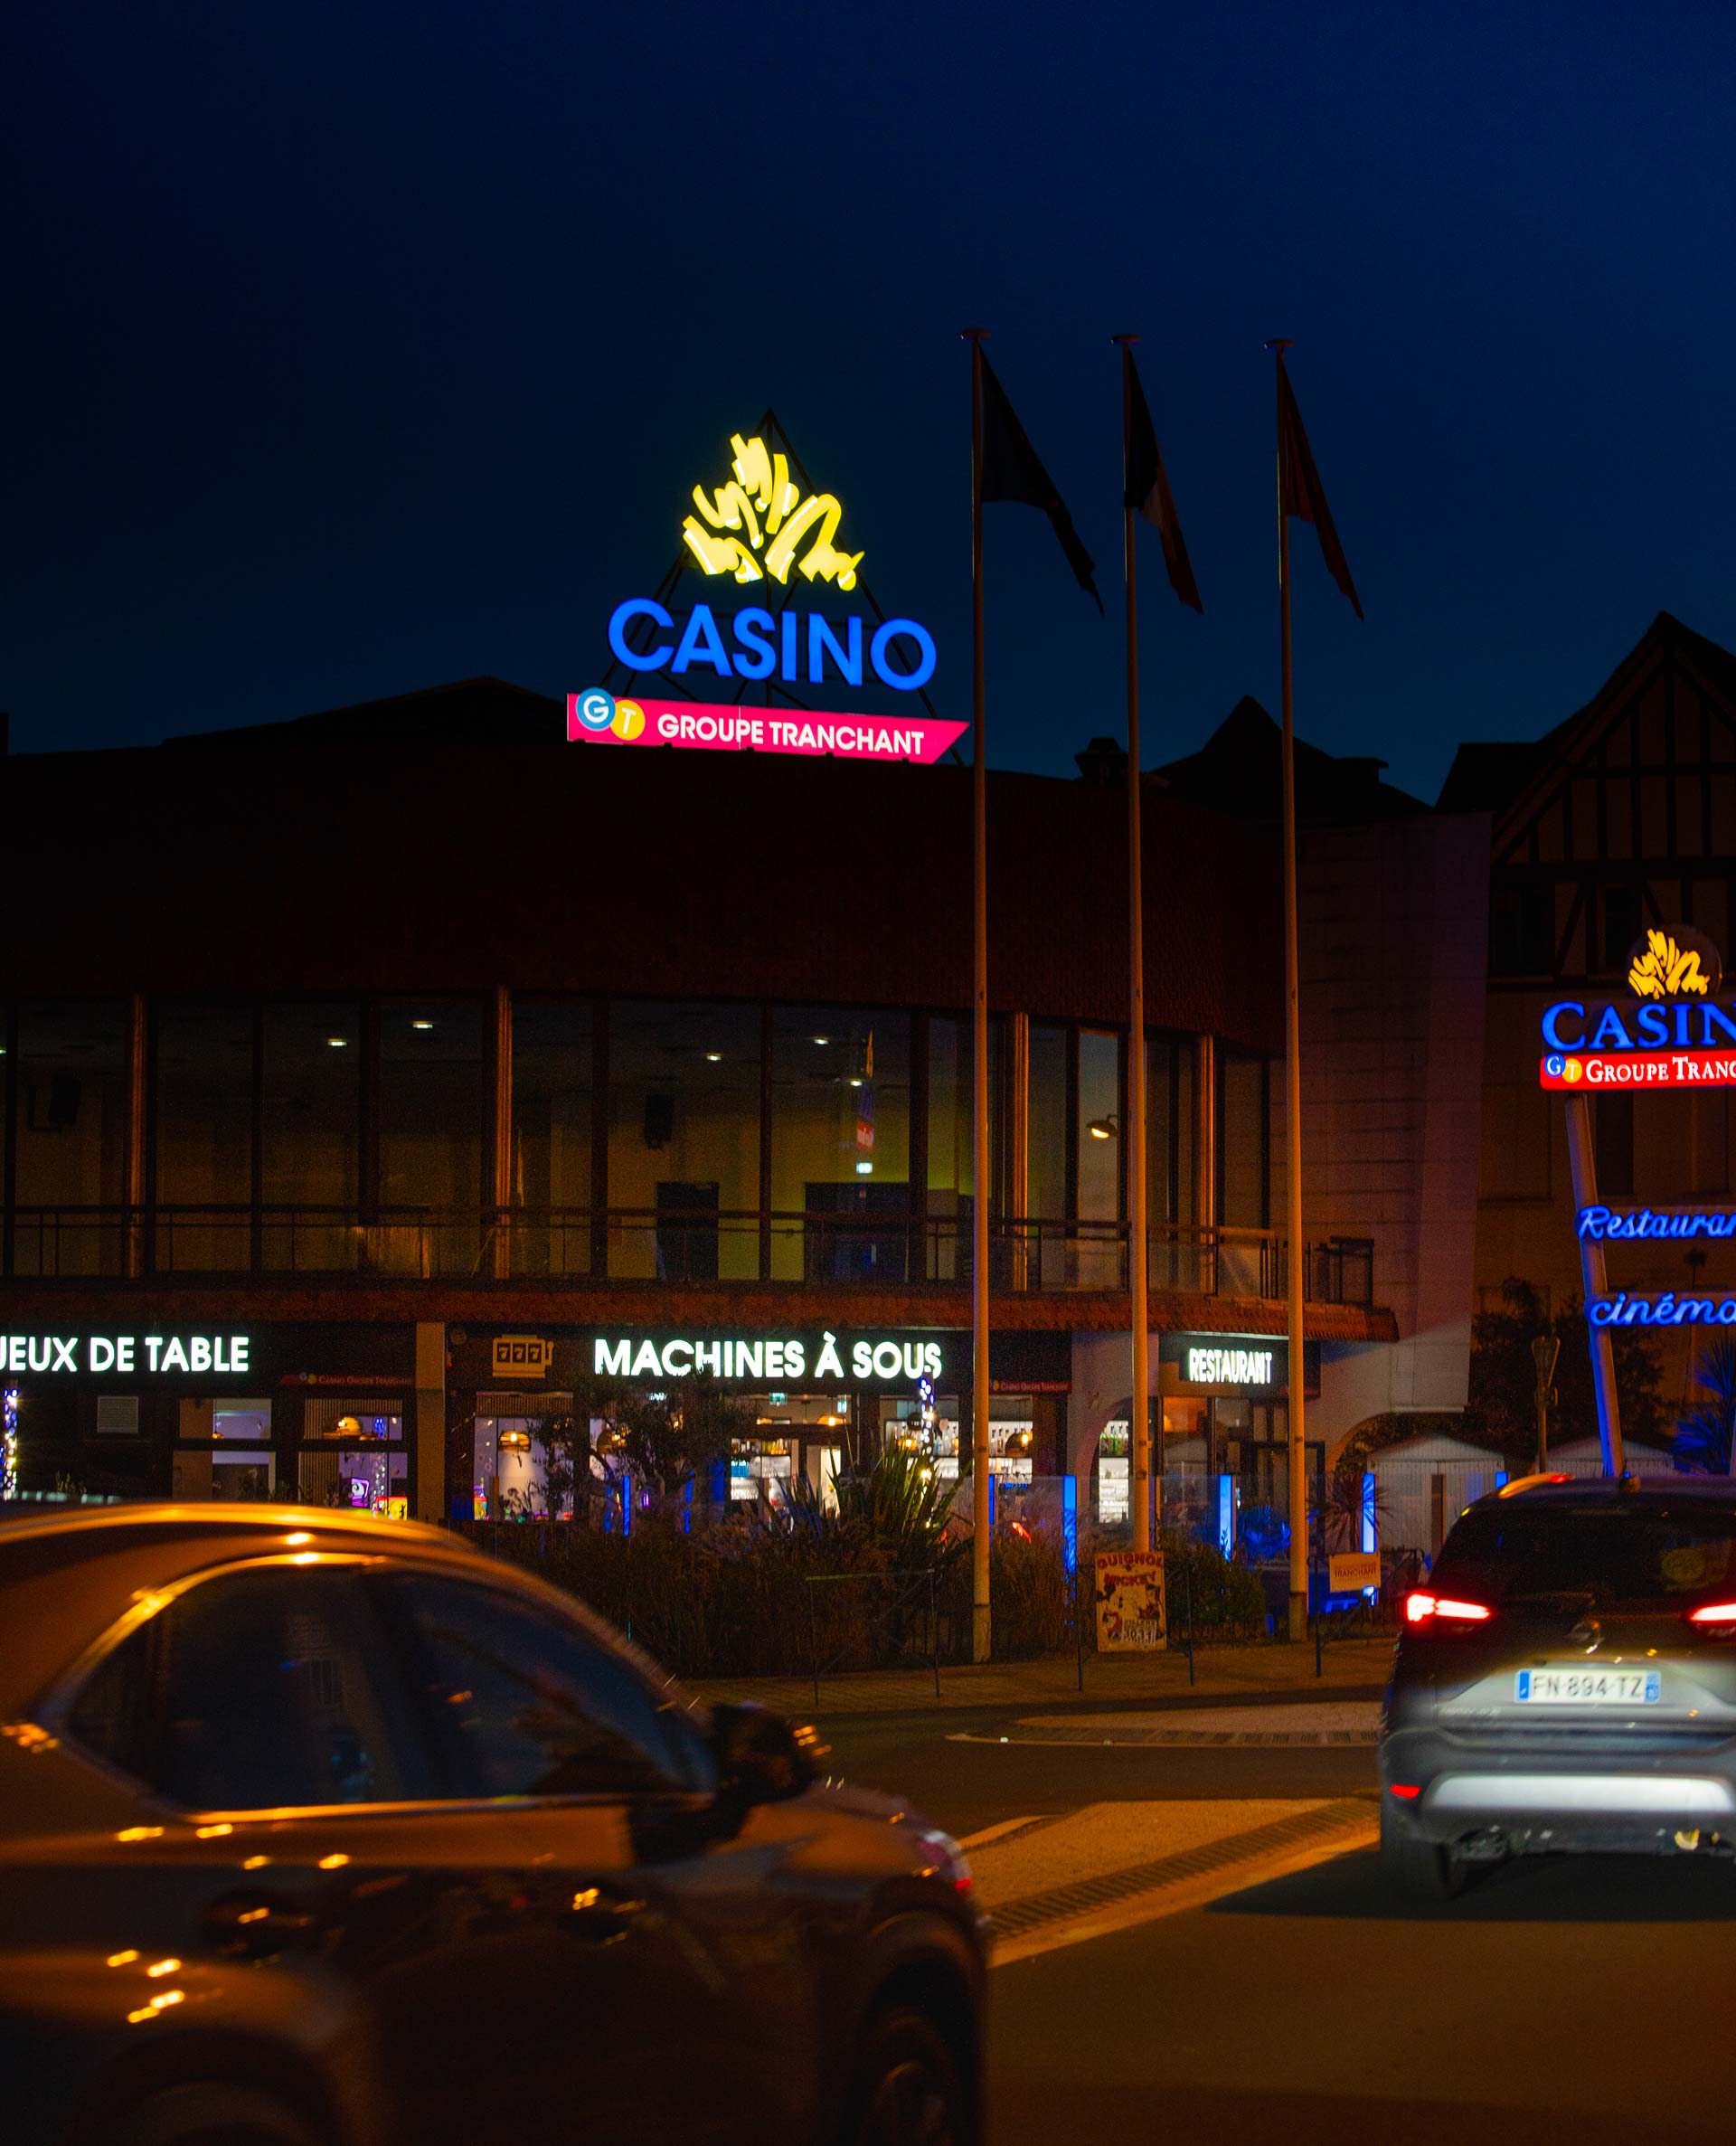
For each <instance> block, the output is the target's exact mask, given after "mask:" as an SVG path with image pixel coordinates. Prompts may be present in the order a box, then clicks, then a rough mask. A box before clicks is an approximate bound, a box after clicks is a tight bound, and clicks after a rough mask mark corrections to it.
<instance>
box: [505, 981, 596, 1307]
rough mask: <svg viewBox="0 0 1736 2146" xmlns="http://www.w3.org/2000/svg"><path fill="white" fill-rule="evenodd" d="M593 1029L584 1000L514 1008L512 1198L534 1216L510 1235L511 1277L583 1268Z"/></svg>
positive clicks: (587, 1240) (587, 1241) (534, 1001)
mask: <svg viewBox="0 0 1736 2146" xmlns="http://www.w3.org/2000/svg"><path fill="white" fill-rule="evenodd" d="M592 1028H593V1016H592V1012H591V1007H590V1001H589V1000H588V999H582V998H578V999H571V998H569V999H557V998H543V999H528V1000H524V1001H521V1002H518V1003H516V1004H514V1007H513V1159H512V1196H513V1202H514V1205H515V1206H521V1207H524V1208H527V1209H529V1210H531V1213H532V1216H533V1217H535V1218H536V1219H530V1218H527V1219H526V1220H525V1221H524V1224H522V1225H515V1226H514V1232H513V1267H514V1272H518V1273H525V1274H529V1273H537V1274H542V1273H555V1274H583V1273H586V1272H589V1271H590V1190H591V1186H590V1159H591V1101H592V1089H593V1082H592V1078H591V1064H592V1047H593V1046H592ZM551 1209H552V1210H556V1211H557V1212H556V1213H555V1214H553V1215H551V1217H550V1220H549V1223H548V1225H547V1226H546V1227H544V1226H543V1224H542V1220H541V1219H540V1218H541V1216H542V1215H543V1214H544V1213H545V1212H547V1211H549V1210H551Z"/></svg>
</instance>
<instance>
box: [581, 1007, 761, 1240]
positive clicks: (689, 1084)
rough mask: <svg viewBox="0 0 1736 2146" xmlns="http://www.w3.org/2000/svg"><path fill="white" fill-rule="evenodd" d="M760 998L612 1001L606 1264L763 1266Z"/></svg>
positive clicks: (610, 1014) (610, 1016) (610, 1015)
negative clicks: (753, 1002) (741, 1002)
mask: <svg viewBox="0 0 1736 2146" xmlns="http://www.w3.org/2000/svg"><path fill="white" fill-rule="evenodd" d="M609 1210H610V1215H611V1222H610V1228H609V1272H611V1273H613V1274H625V1275H634V1276H646V1277H649V1276H652V1275H655V1276H656V1278H657V1279H658V1280H659V1281H715V1280H718V1279H723V1280H727V1281H742V1280H751V1279H753V1278H755V1277H757V1276H758V1274H759V1272H760V1224H759V1210H760V1009H759V1007H757V1006H736V1005H731V1004H729V1003H727V1002H725V1001H720V1000H707V999H631V998H617V999H614V1000H612V1001H611V1002H610V1005H609Z"/></svg>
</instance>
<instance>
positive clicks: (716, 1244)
mask: <svg viewBox="0 0 1736 2146" xmlns="http://www.w3.org/2000/svg"><path fill="white" fill-rule="evenodd" d="M1128 1243H1129V1233H1128V1229H1127V1224H1126V1223H1118V1222H1051V1221H1046V1220H1042V1219H1031V1220H1017V1219H1014V1220H1004V1219H996V1220H994V1221H992V1222H991V1223H990V1225H989V1258H990V1262H991V1271H990V1284H991V1287H993V1288H994V1289H995V1290H998V1291H1001V1292H1002V1293H1013V1294H1024V1293H1037V1292H1041V1293H1043V1294H1052V1293H1060V1292H1067V1291H1077V1290H1125V1289H1126V1288H1127V1252H1128ZM0 1246H3V1248H4V1253H5V1272H6V1273H7V1274H8V1275H10V1276H12V1277H14V1278H17V1279H26V1278H38V1279H59V1280H73V1279H86V1278H89V1279H92V1280H96V1279H102V1278H105V1277H107V1278H111V1279H114V1280H125V1279H133V1280H143V1279H154V1280H165V1279H170V1278H174V1279H194V1278H197V1279H199V1280H202V1281H223V1280H233V1279H239V1278H241V1277H244V1276H259V1277H273V1278H278V1279H288V1278H293V1277H297V1276H301V1275H306V1276H309V1277H312V1276H318V1277H319V1278H320V1279H322V1280H325V1279H329V1278H332V1277H335V1276H343V1275H348V1276H353V1277H355V1278H357V1279H358V1280H371V1281H381V1280H400V1279H402V1280H410V1281H432V1280H435V1279H437V1278H438V1279H441V1280H452V1279H458V1278H463V1279H469V1280H476V1281H514V1280H526V1281H529V1280H536V1281H550V1282H557V1283H558V1282H561V1281H575V1282H576V1281H603V1280H608V1281H654V1282H655V1281H663V1282H668V1283H672V1284H680V1283H689V1284H691V1283H698V1282H711V1281H725V1282H728V1281H749V1282H774V1283H776V1282H788V1283H807V1284H808V1285H810V1286H815V1285H827V1284H836V1285H849V1286H857V1285H862V1286H873V1285H874V1284H876V1283H880V1284H888V1285H898V1286H901V1287H906V1288H908V1287H910V1286H912V1285H916V1286H924V1285H929V1284H940V1285H945V1284H948V1283H952V1284H958V1285H963V1284H967V1283H968V1282H969V1281H970V1279H971V1273H972V1265H973V1258H974V1248H973V1244H972V1238H971V1221H970V1216H969V1215H968V1214H965V1215H944V1216H940V1215H928V1216H925V1217H921V1218H920V1219H919V1218H912V1217H907V1216H901V1215H897V1214H895V1213H893V1214H875V1215H862V1214H856V1215H836V1214H828V1213H818V1214H816V1213H806V1214H804V1213H771V1214H765V1213H761V1212H760V1211H759V1210H757V1209H755V1210H739V1211H735V1210H729V1209H717V1210H712V1209H703V1210H699V1211H697V1212H696V1211H694V1210H693V1209H691V1208H683V1209H679V1210H668V1209H665V1210H662V1211H658V1210H656V1209H653V1208H611V1209H609V1211H608V1212H607V1213H597V1212H593V1211H591V1210H590V1209H587V1208H579V1207H540V1208H528V1207H511V1208H505V1209H494V1208H429V1207H380V1208H373V1209H369V1210H366V1211H364V1210H362V1209H359V1208H355V1207H323V1206H260V1207H248V1206H160V1205H159V1206H155V1207H141V1208H127V1207H117V1206H101V1207H77V1206H52V1207H34V1206H33V1207H17V1208H14V1210H13V1211H12V1213H11V1214H10V1215H8V1216H7V1217H6V1218H5V1232H4V1238H3V1239H0ZM1373 1253H1374V1247H1373V1240H1372V1239H1369V1238H1366V1237H1328V1238H1325V1239H1322V1240H1319V1241H1317V1242H1313V1243H1309V1245H1308V1246H1307V1265H1306V1268H1305V1271H1304V1275H1303V1294H1304V1295H1305V1297H1307V1300H1309V1301H1310V1302H1313V1303H1321V1304H1349V1305H1360V1306H1369V1305H1372V1304H1373V1279H1374V1277H1373V1264H1374V1260H1373ZM1288 1263H1289V1262H1288V1247H1287V1244H1286V1242H1285V1240H1284V1239H1283V1238H1282V1237H1281V1236H1279V1235H1278V1233H1277V1232H1276V1231H1273V1230H1256V1229H1231V1228H1218V1229H1196V1228H1192V1227H1189V1226H1187V1225H1185V1224H1175V1223H1168V1224H1159V1225H1158V1226H1157V1227H1156V1228H1155V1229H1153V1230H1151V1231H1150V1232H1149V1233H1148V1237H1147V1271H1148V1280H1149V1286H1150V1288H1151V1289H1152V1290H1154V1291H1175V1292H1178V1293H1183V1294H1187V1295H1197V1296H1226V1297H1259V1298H1268V1299H1282V1298H1283V1297H1284V1295H1285V1294H1286V1292H1287V1290H1288Z"/></svg>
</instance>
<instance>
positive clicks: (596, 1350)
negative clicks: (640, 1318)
mask: <svg viewBox="0 0 1736 2146" xmlns="http://www.w3.org/2000/svg"><path fill="white" fill-rule="evenodd" d="M590 1356H591V1360H590V1364H589V1366H587V1368H588V1369H589V1371H590V1375H591V1376H592V1377H593V1378H636V1379H637V1378H702V1377H704V1376H708V1375H709V1376H711V1377H712V1378H715V1379H717V1380H719V1381H720V1382H721V1383H722V1384H724V1385H740V1384H741V1383H742V1382H744V1381H745V1382H746V1383H747V1384H749V1385H754V1384H760V1385H767V1384H769V1385H793V1384H794V1383H795V1382H796V1381H797V1379H801V1378H812V1379H815V1380H817V1381H818V1382H820V1383H821V1384H822V1385H824V1383H825V1382H826V1380H828V1379H831V1380H834V1381H837V1382H842V1383H844V1384H848V1383H850V1382H851V1381H853V1380H862V1379H874V1380H878V1381H882V1382H883V1383H886V1384H903V1383H905V1382H908V1383H909V1384H910V1385H915V1383H916V1382H917V1380H918V1379H921V1378H931V1379H933V1378H944V1377H945V1376H948V1365H947V1362H946V1349H945V1346H944V1338H943V1337H942V1336H940V1335H939V1334H932V1333H929V1334H912V1333H910V1332H909V1331H904V1332H901V1333H899V1334H897V1335H896V1336H894V1335H891V1334H887V1333H885V1332H884V1331H882V1332H881V1333H879V1334H849V1333H844V1334H836V1333H833V1332H831V1331H830V1330H829V1329H823V1330H822V1331H821V1332H820V1333H819V1334H818V1335H813V1334H802V1333H790V1334H645V1333H638V1332H634V1333H617V1334H607V1333H601V1334H597V1335H595V1336H594V1337H593V1338H592V1340H591V1345H590ZM954 1368H956V1366H955V1367H954Z"/></svg>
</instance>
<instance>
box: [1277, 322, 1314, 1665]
mask: <svg viewBox="0 0 1736 2146" xmlns="http://www.w3.org/2000/svg"><path fill="white" fill-rule="evenodd" d="M1267 347H1268V349H1269V350H1270V351H1271V353H1272V355H1273V358H1274V361H1275V363H1274V366H1273V371H1274V373H1275V375H1276V383H1277V390H1278V648H1279V657H1280V662H1281V666H1282V678H1283V695H1284V1073H1285V1101H1286V1105H1287V1117H1286V1123H1287V1125H1288V1133H1289V1138H1288V1141H1287V1143H1286V1149H1285V1154H1286V1165H1287V1168H1286V1173H1285V1174H1286V1177H1287V1179H1288V1194H1289V1216H1288V1238H1289V1249H1288V1272H1289V1298H1290V1318H1289V1329H1290V1374H1289V1390H1288V1408H1287V1413H1288V1418H1289V1431H1290V1637H1291V1639H1293V1640H1304V1639H1306V1638H1307V1631H1308V1472H1307V1444H1306V1442H1305V1437H1304V1425H1303V1413H1304V1393H1303V1389H1304V1388H1305V1387H1306V1386H1307V1357H1306V1352H1305V1350H1304V1348H1303V1335H1302V1290H1303V1280H1304V1271H1305V1267H1306V1262H1307V1245H1306V1244H1305V1243H1304V1242H1303V1237H1302V1018H1301V996H1300V988H1299V982H1298V969H1299V961H1298V957H1297V928H1296V727H1295V722H1296V717H1295V704H1294V694H1293V690H1292V686H1291V679H1290V519H1289V515H1288V513H1287V512H1286V508H1287V506H1288V501H1287V499H1286V497H1285V492H1284V353H1285V352H1286V351H1287V350H1288V348H1289V347H1290V346H1289V345H1288V342H1285V341H1283V340H1281V339H1279V340H1275V341H1273V342H1272V343H1269V345H1267Z"/></svg>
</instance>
